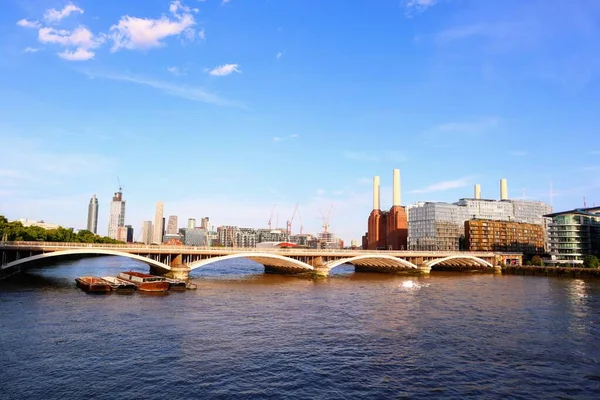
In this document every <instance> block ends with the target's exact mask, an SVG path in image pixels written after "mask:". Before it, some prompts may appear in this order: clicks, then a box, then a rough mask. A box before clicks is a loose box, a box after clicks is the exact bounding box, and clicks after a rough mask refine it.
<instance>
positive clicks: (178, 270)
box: [150, 264, 190, 281]
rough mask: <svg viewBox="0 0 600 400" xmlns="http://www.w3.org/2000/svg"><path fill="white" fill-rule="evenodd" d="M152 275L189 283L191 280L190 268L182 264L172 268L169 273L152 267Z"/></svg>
mask: <svg viewBox="0 0 600 400" xmlns="http://www.w3.org/2000/svg"><path fill="white" fill-rule="evenodd" d="M150 274H152V275H158V276H166V277H167V278H171V279H179V280H182V281H187V280H188V279H190V268H189V267H188V266H187V265H184V264H180V265H178V266H176V267H171V270H170V271H169V270H166V269H163V268H158V267H155V266H150Z"/></svg>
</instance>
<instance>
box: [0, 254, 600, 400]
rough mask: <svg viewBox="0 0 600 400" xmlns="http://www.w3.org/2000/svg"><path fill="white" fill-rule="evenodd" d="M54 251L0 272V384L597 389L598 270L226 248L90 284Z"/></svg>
mask: <svg viewBox="0 0 600 400" xmlns="http://www.w3.org/2000/svg"><path fill="white" fill-rule="evenodd" d="M130 268H132V269H137V270H140V271H146V270H147V267H145V266H144V265H143V264H137V263H135V262H133V261H129V260H125V259H122V258H116V257H102V258H92V259H85V260H79V261H65V262H62V263H59V264H56V265H52V266H47V267H44V268H38V269H34V270H30V272H29V273H28V274H27V275H26V276H25V277H23V278H22V279H17V280H10V281H8V282H6V281H4V282H0V398H1V399H59V398H60V399H62V398H65V399H78V398H81V399H84V398H85V399H88V398H94V399H115V398H126V399H134V398H135V399H186V398H189V399H199V398H231V397H233V396H236V397H238V398H282V397H285V398H292V399H293V398H296V399H306V398H322V399H348V398H369V399H375V398H432V397H433V398H435V397H437V398H478V399H479V398H516V399H519V398H520V399H532V398H577V399H584V398H590V399H592V398H600V344H599V343H600V282H599V281H593V280H579V279H557V278H544V277H523V276H498V275H491V274H485V275H480V274H452V273H433V274H432V275H431V276H429V277H424V278H415V277H409V276H393V275H380V274H358V273H356V274H355V273H354V272H353V269H352V268H351V267H348V268H341V269H340V270H339V271H336V273H335V274H333V275H332V276H331V277H330V278H328V279H321V280H311V279H306V278H296V277H290V276H278V275H267V274H263V273H262V268H261V267H260V266H258V265H256V264H253V263H251V262H244V261H234V262H229V263H228V262H224V263H221V264H218V265H212V266H207V267H206V269H203V270H201V271H194V272H193V274H192V278H193V281H194V282H195V283H196V284H197V285H198V290H195V291H187V292H183V293H170V294H168V295H163V296H155V295H154V296H153V295H143V294H140V293H136V294H133V295H116V294H110V295H89V294H85V293H83V292H82V291H80V290H78V289H77V288H76V287H75V282H74V280H73V279H74V278H75V277H76V276H78V275H84V274H95V275H117V274H118V273H119V272H120V271H122V270H126V269H130Z"/></svg>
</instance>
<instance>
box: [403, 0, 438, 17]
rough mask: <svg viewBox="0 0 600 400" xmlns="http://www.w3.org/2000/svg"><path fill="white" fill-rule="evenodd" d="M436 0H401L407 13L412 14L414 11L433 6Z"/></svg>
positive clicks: (421, 10)
mask: <svg viewBox="0 0 600 400" xmlns="http://www.w3.org/2000/svg"><path fill="white" fill-rule="evenodd" d="M437 2H438V0H402V2H401V4H402V5H403V6H404V9H405V10H406V14H407V15H412V13H414V12H423V11H425V10H427V9H428V8H429V7H432V6H434V5H435V4H436V3H437Z"/></svg>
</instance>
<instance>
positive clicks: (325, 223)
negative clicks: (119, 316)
mask: <svg viewBox="0 0 600 400" xmlns="http://www.w3.org/2000/svg"><path fill="white" fill-rule="evenodd" d="M332 208H333V204H330V205H329V210H328V211H327V216H325V214H323V211H321V209H319V211H321V217H323V232H324V233H327V232H328V231H329V219H330V218H331V209H332Z"/></svg>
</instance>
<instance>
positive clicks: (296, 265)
mask: <svg viewBox="0 0 600 400" xmlns="http://www.w3.org/2000/svg"><path fill="white" fill-rule="evenodd" d="M236 258H245V259H248V260H250V261H254V262H256V263H258V264H262V265H264V266H265V268H273V269H277V270H281V271H286V272H293V273H295V272H311V271H313V269H314V268H313V266H312V265H310V264H307V263H305V262H302V261H300V260H296V259H294V258H291V257H286V256H281V255H279V254H274V253H260V252H248V253H238V254H229V255H226V256H218V257H212V258H207V259H204V260H199V261H195V262H193V263H190V264H188V267H189V269H190V271H192V270H194V269H196V268H201V267H204V266H206V265H209V264H213V263H215V262H218V261H225V260H233V259H236Z"/></svg>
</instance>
